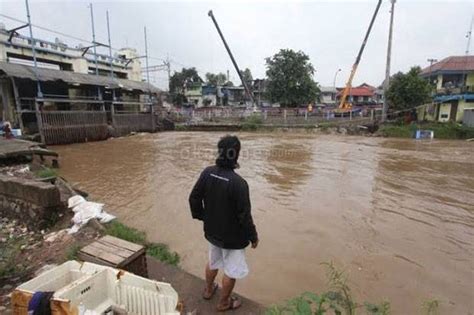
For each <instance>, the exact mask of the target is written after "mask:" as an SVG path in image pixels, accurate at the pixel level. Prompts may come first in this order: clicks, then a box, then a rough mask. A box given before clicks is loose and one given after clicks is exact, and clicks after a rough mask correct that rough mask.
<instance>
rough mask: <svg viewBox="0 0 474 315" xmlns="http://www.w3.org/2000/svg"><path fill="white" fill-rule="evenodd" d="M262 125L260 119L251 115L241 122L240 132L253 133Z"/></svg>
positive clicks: (256, 115) (258, 116) (255, 115)
mask: <svg viewBox="0 0 474 315" xmlns="http://www.w3.org/2000/svg"><path fill="white" fill-rule="evenodd" d="M262 124H263V120H262V117H261V116H260V115H258V114H252V115H250V116H249V117H247V118H245V120H244V121H243V122H242V124H241V126H242V130H244V131H255V130H257V129H259V128H260V127H261V125H262Z"/></svg>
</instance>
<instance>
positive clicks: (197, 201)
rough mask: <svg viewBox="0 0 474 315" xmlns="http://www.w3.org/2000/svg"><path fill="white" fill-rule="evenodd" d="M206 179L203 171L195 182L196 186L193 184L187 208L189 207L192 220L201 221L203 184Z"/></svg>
mask: <svg viewBox="0 0 474 315" xmlns="http://www.w3.org/2000/svg"><path fill="white" fill-rule="evenodd" d="M205 179H206V171H205V170H204V171H203V172H202V173H201V175H200V176H199V179H198V180H197V182H196V184H194V187H193V190H192V191H191V194H190V195H189V206H190V207H191V215H192V216H193V219H197V220H201V221H202V220H203V215H204V206H203V199H204V183H205Z"/></svg>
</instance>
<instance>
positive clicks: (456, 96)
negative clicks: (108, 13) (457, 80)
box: [434, 94, 474, 103]
mask: <svg viewBox="0 0 474 315" xmlns="http://www.w3.org/2000/svg"><path fill="white" fill-rule="evenodd" d="M462 99H464V100H474V94H453V95H438V96H436V97H435V98H434V101H435V102H438V103H445V102H450V101H456V100H462Z"/></svg>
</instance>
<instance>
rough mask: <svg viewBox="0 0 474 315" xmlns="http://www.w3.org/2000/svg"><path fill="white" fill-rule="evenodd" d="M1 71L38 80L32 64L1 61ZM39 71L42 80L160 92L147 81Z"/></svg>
mask: <svg viewBox="0 0 474 315" xmlns="http://www.w3.org/2000/svg"><path fill="white" fill-rule="evenodd" d="M1 72H3V73H5V74H6V75H7V76H10V77H14V78H19V79H30V80H33V81H36V74H35V69H34V67H32V66H27V65H22V64H16V63H9V62H3V61H0V73H1ZM37 73H38V79H39V80H40V81H41V82H46V81H63V82H65V83H69V84H84V85H99V86H106V87H110V88H122V89H129V90H138V91H143V92H148V91H151V92H152V93H158V92H160V90H159V89H158V88H157V87H155V86H153V85H151V84H148V83H146V82H139V81H132V80H127V79H119V78H113V79H111V78H110V77H105V76H97V75H92V74H87V73H78V72H72V71H63V70H54V69H45V68H37Z"/></svg>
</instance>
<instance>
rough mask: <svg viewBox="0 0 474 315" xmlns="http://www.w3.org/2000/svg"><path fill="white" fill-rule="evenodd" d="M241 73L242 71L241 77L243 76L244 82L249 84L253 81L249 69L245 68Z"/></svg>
mask: <svg viewBox="0 0 474 315" xmlns="http://www.w3.org/2000/svg"><path fill="white" fill-rule="evenodd" d="M241 73H242V77H243V78H244V81H245V83H247V85H249V86H251V85H252V81H253V76H252V72H251V71H250V69H249V68H245V70H244V71H241Z"/></svg>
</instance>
